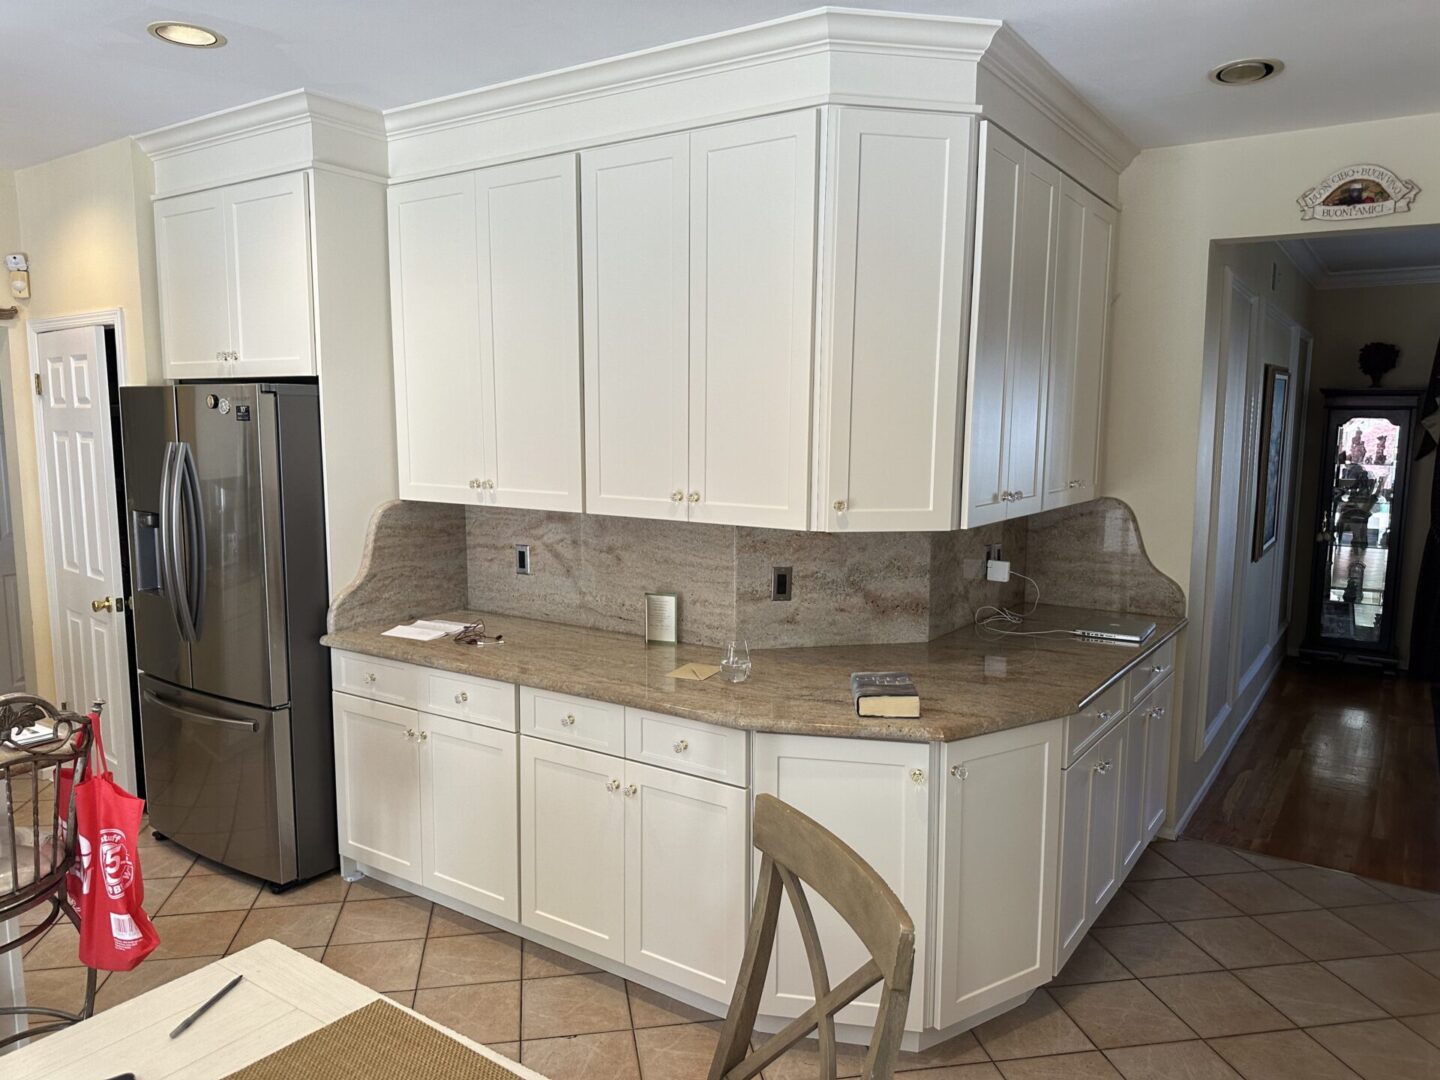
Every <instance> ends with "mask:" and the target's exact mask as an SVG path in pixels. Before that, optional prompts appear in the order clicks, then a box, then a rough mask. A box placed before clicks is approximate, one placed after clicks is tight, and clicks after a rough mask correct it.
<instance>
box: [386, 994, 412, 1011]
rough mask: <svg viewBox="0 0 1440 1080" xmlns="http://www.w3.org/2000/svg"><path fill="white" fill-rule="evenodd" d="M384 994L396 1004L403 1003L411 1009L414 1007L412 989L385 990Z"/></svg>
mask: <svg viewBox="0 0 1440 1080" xmlns="http://www.w3.org/2000/svg"><path fill="white" fill-rule="evenodd" d="M385 996H386V997H387V998H389V999H390V1000H391V1001H393V1002H395V1004H396V1005H404V1006H405V1007H406V1008H407V1009H413V1008H414V1007H415V991H414V990H387V991H385Z"/></svg>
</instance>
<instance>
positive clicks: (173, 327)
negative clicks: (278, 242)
mask: <svg viewBox="0 0 1440 1080" xmlns="http://www.w3.org/2000/svg"><path fill="white" fill-rule="evenodd" d="M224 204H225V196H224V193H223V192H221V191H218V190H217V191H197V192H195V193H194V194H193V195H177V196H176V197H175V198H172V199H160V200H158V201H157V202H156V203H155V263H156V270H157V272H158V274H159V285H160V326H161V333H162V338H163V351H164V361H165V362H164V369H165V377H166V378H167V379H213V378H220V377H223V376H225V375H226V374H227V369H228V368H229V367H230V366H231V365H230V364H229V362H228V361H227V360H226V359H225V356H226V354H227V353H228V352H229V350H230V283H229V278H228V276H227V262H226V257H225V205H224Z"/></svg>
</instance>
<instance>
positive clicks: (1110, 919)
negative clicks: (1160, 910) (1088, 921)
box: [1095, 889, 1164, 926]
mask: <svg viewBox="0 0 1440 1080" xmlns="http://www.w3.org/2000/svg"><path fill="white" fill-rule="evenodd" d="M1158 922H1164V920H1163V919H1161V918H1160V916H1159V915H1157V914H1156V913H1155V912H1154V911H1152V910H1151V909H1150V908H1148V907H1146V906H1145V904H1144V903H1142V902H1141V901H1140V900H1139V899H1138V898H1137V897H1136V896H1135V894H1134V893H1132V892H1130V891H1129V890H1128V889H1121V890H1120V891H1119V892H1117V893H1116V894H1115V896H1114V897H1113V898H1112V899H1111V901H1110V903H1108V904H1106V905H1105V910H1104V911H1102V912H1101V913H1100V915H1099V917H1098V918H1097V919H1096V920H1095V925H1096V926H1136V925H1138V924H1140V923H1158Z"/></svg>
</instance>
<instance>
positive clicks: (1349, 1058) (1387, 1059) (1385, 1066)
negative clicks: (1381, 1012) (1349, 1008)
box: [1310, 1020, 1440, 1080]
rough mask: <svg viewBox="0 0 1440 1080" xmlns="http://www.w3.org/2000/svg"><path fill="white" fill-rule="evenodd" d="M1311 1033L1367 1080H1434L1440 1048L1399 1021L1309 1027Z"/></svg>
mask: <svg viewBox="0 0 1440 1080" xmlns="http://www.w3.org/2000/svg"><path fill="white" fill-rule="evenodd" d="M1310 1035H1311V1036H1312V1037H1313V1038H1314V1039H1315V1041H1316V1042H1318V1043H1319V1044H1320V1045H1321V1046H1323V1047H1325V1049H1327V1050H1329V1051H1330V1052H1331V1053H1332V1054H1334V1055H1335V1056H1336V1057H1338V1058H1339V1059H1340V1060H1341V1061H1343V1062H1344V1063H1345V1064H1346V1065H1349V1066H1350V1068H1352V1069H1354V1070H1355V1071H1356V1072H1357V1073H1359V1074H1360V1075H1361V1076H1362V1077H1364V1078H1365V1080H1435V1077H1437V1076H1440V1047H1435V1046H1432V1045H1431V1044H1430V1043H1428V1042H1426V1041H1425V1040H1424V1039H1422V1038H1421V1037H1420V1036H1419V1035H1417V1034H1415V1032H1413V1031H1411V1030H1410V1029H1409V1028H1407V1027H1406V1026H1405V1025H1404V1024H1402V1023H1400V1021H1399V1020H1367V1021H1364V1022H1362V1023H1359V1024H1337V1025H1335V1026H1334V1027H1317V1028H1311V1029H1310Z"/></svg>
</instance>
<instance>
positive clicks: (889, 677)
mask: <svg viewBox="0 0 1440 1080" xmlns="http://www.w3.org/2000/svg"><path fill="white" fill-rule="evenodd" d="M850 692H851V694H852V695H854V698H855V714H856V715H857V716H885V717H899V718H903V719H914V718H915V717H917V716H919V715H920V695H919V694H918V693H917V692H916V690H915V683H914V681H913V680H912V679H911V678H910V676H909V675H906V674H905V673H904V672H903V671H857V672H855V674H853V675H851V676H850Z"/></svg>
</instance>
